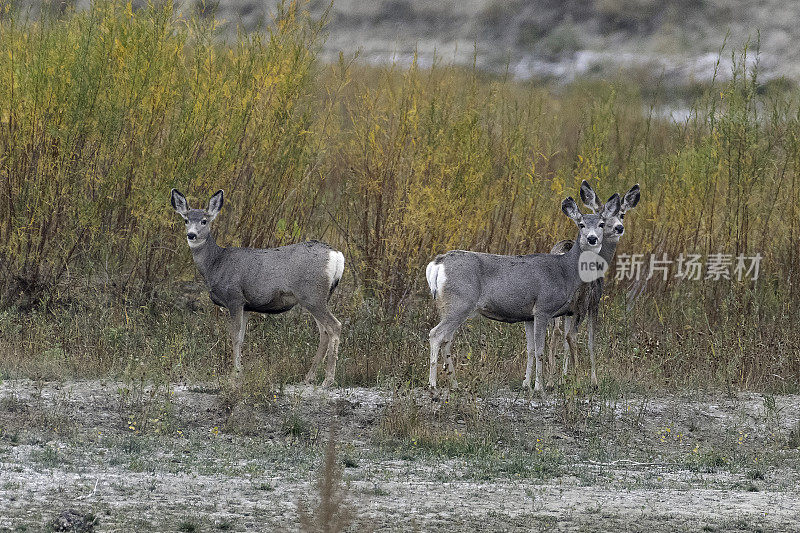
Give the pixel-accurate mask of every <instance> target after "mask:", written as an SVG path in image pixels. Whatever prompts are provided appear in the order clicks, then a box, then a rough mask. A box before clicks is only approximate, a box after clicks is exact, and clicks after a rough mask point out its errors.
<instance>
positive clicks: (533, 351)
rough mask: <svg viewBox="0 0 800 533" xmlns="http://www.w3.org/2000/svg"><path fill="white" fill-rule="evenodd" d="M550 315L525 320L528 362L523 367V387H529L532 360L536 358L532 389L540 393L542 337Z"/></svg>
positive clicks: (545, 331)
mask: <svg viewBox="0 0 800 533" xmlns="http://www.w3.org/2000/svg"><path fill="white" fill-rule="evenodd" d="M549 321H550V317H549V316H546V315H536V316H534V318H533V321H532V322H531V321H528V322H525V338H526V340H527V348H528V364H527V365H526V367H525V381H523V382H522V386H523V387H527V388H530V386H531V374H532V373H533V361H534V359H535V360H536V377H535V378H534V385H533V391H534V392H539V393H542V392H543V390H542V352H544V339H545V336H546V334H547V324H548V322H549Z"/></svg>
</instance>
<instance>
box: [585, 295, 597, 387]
mask: <svg viewBox="0 0 800 533" xmlns="http://www.w3.org/2000/svg"><path fill="white" fill-rule="evenodd" d="M596 318H597V315H596V314H595V313H593V312H592V311H590V312H589V323H588V324H587V325H586V328H587V330H588V336H589V358H590V359H591V361H592V378H591V379H592V386H594V387H596V386H597V372H596V371H595V366H594V326H595V321H596Z"/></svg>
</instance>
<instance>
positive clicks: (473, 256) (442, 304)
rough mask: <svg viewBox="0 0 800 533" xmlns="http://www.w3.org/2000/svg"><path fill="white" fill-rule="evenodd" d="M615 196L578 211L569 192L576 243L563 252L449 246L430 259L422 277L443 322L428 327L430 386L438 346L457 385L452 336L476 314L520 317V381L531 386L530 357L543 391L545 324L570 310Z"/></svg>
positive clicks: (567, 208)
mask: <svg viewBox="0 0 800 533" xmlns="http://www.w3.org/2000/svg"><path fill="white" fill-rule="evenodd" d="M619 209H620V200H619V195H617V194H615V195H614V196H612V197H611V199H610V200H609V201H608V202H607V203H606V204H605V206H603V209H602V210H601V211H600V214H591V215H590V214H586V215H584V214H582V213H581V211H580V209H578V206H577V204H576V203H575V200H573V199H572V198H571V197H570V198H567V199H565V200H564V201H563V202H562V203H561V210H562V211H563V212H564V214H565V215H567V216H568V217H569V218H571V219H572V220H573V221H574V222H575V224H576V225H577V226H578V235H577V237H576V238H575V243H574V244H575V246H573V247H572V249H570V250H569V251H568V252H567V253H565V254H563V255H552V254H541V253H540V254H531V255H518V256H509V255H494V254H486V253H478V252H469V251H464V250H453V251H450V252H447V253H445V254H442V255H439V256H437V257H436V259H434V260H433V261H432V262H430V263H429V264H428V267H427V269H426V272H425V274H426V278H427V280H428V285H429V286H430V289H431V294H432V295H433V298H434V300H436V302H437V304H438V305H437V307H438V310H439V316H440V318H441V321H440V322H439V324H437V325H436V327H434V328H433V329H431V331H430V335H429V339H430V348H431V358H430V376H429V385H430V387H431V388H432V389H435V388H436V377H437V359H438V354H439V349H440V348H441V349H442V350H443V352H444V357H445V368H446V371H447V372H448V374H450V377H451V380H452V381H453V385H455V379H454V374H455V368H454V366H453V360H452V357H451V354H450V350H451V345H452V342H453V335H454V333H455V332H456V330H457V329H458V328H459V327H460V326H461V325H462V324H463V323H464V322H465V321H466V320H467V319H468V318H469V317H470V316H473V315H475V314H476V313H479V314H481V315H483V316H484V317H486V318H490V319H492V320H498V321H501V322H512V323H513V322H524V323H525V337H526V339H527V355H528V360H527V365H526V367H525V381H523V383H522V386H523V387H526V388H528V389H530V387H531V378H532V377H533V376H532V373H533V361H534V357H535V359H536V377H535V381H534V387H533V390H534V391H536V392H541V391H542V382H541V377H542V361H541V355H542V351H543V349H544V340H545V334H546V331H547V325H548V323H549V322H550V320H552V319H553V318H554V317H557V316H561V315H563V314H565V313H568V312H570V303H571V302H572V298H573V296H574V295H575V291H576V290H577V289H578V287H579V286H580V284H581V278H580V275H579V268H580V267H581V262H582V261H585V259H584V258H582V257H581V254H582V252H593V253H594V254H597V253H598V252H599V251H600V248H601V246H602V244H603V233H604V231H603V228H604V226H605V225H606V223H607V221H609V220H611V219H613V218H614V217H616V216H617V214H618V213H619Z"/></svg>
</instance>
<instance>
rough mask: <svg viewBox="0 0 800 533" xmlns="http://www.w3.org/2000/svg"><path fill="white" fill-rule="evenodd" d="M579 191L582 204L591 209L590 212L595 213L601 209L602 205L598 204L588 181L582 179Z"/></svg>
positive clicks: (598, 201)
mask: <svg viewBox="0 0 800 533" xmlns="http://www.w3.org/2000/svg"><path fill="white" fill-rule="evenodd" d="M580 193H581V202H583V205H585V206H586V207H588V208H589V209H591V210H592V213H597V212H598V211H600V209H602V207H603V206H602V205H601V204H600V200H599V199H598V198H597V195H596V194H595V193H594V189H592V186H591V185H589V182H588V181H586V180H583V182H582V183H581V191H580Z"/></svg>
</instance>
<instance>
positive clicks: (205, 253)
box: [191, 234, 222, 281]
mask: <svg viewBox="0 0 800 533" xmlns="http://www.w3.org/2000/svg"><path fill="white" fill-rule="evenodd" d="M191 250H192V258H193V259H194V264H195V265H196V266H197V270H199V271H200V274H201V275H202V276H203V278H204V279H205V280H206V281H208V279H209V278H208V272H209V270H210V269H211V268H212V266H213V265H214V263H216V261H217V258H218V257H219V255H220V253H221V252H222V248H220V247H219V246H218V245H217V241H216V240H214V236H213V235H211V234H209V236H208V238H207V239H206V242H204V243H203V244H201V245H199V246H195V247H194V248H192V249H191Z"/></svg>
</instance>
